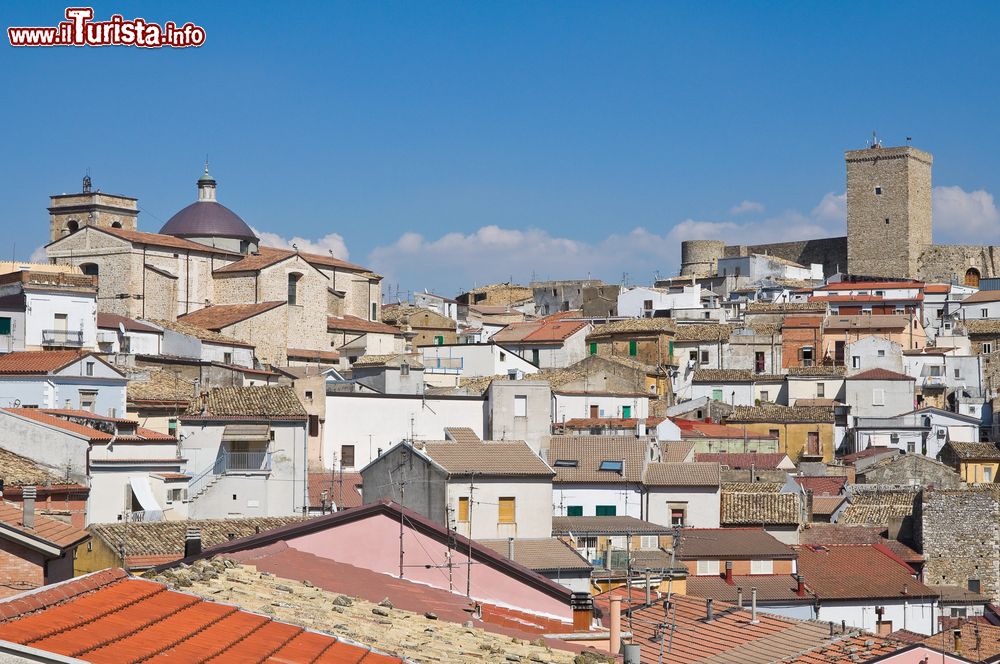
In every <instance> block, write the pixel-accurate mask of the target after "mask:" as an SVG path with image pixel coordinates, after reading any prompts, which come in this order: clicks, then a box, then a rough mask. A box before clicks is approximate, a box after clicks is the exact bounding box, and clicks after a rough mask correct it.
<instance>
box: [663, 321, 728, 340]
mask: <svg viewBox="0 0 1000 664" xmlns="http://www.w3.org/2000/svg"><path fill="white" fill-rule="evenodd" d="M668 320H669V319H668ZM732 333H733V326H732V325H726V324H710V323H683V324H679V325H678V326H677V334H676V336H675V338H674V341H676V342H678V343H684V342H692V341H715V342H720V341H729V339H730V337H731V335H732Z"/></svg>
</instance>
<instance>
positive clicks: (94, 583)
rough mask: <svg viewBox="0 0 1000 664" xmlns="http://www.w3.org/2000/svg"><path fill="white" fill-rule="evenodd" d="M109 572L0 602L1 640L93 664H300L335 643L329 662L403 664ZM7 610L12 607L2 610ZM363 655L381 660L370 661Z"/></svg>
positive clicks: (279, 623)
mask: <svg viewBox="0 0 1000 664" xmlns="http://www.w3.org/2000/svg"><path fill="white" fill-rule="evenodd" d="M108 572H110V574H108V573H105V572H98V573H97V574H93V575H89V576H85V577H80V578H77V579H74V580H72V581H68V582H65V583H62V584H58V585H56V586H50V587H48V588H47V589H46V590H45V591H44V592H43V593H38V594H28V595H26V596H25V595H21V596H16V597H14V598H11V599H9V600H7V601H6V602H3V603H0V615H6V616H7V619H6V620H5V621H4V622H2V623H0V638H2V639H4V640H7V641H13V642H15V643H20V644H24V645H29V646H31V647H33V648H37V649H40V650H45V651H48V652H52V653H57V654H60V655H64V656H70V657H82V658H84V659H86V660H89V661H99V662H106V661H126V660H128V661H134V660H137V659H146V658H151V657H154V656H156V657H159V658H161V659H164V660H166V661H195V660H196V659H199V660H207V659H212V658H214V659H213V661H218V662H243V661H255V660H260V659H261V656H262V654H269V655H270V657H275V658H278V659H281V660H282V661H301V660H299V659H298V658H299V657H301V656H303V655H305V654H306V653H310V654H312V653H317V654H322V652H323V651H324V649H330V648H333V647H334V646H336V647H337V648H338V651H337V652H339V653H340V654H341V658H340V659H335V660H333V661H390V662H402V660H400V659H399V658H394V657H393V658H389V657H387V656H382V655H378V654H376V653H371V652H370V651H369V649H367V648H365V647H364V646H359V645H354V644H348V643H346V642H343V641H340V640H339V639H338V638H337V637H335V636H332V635H329V634H323V633H320V632H306V631H305V630H304V629H303V628H302V627H298V626H295V625H289V624H287V623H281V622H276V621H274V620H271V619H270V618H268V617H266V616H263V615H257V614H250V613H246V612H243V611H241V610H240V609H238V608H237V607H234V606H231V605H228V604H218V603H215V602H210V601H206V600H202V599H200V598H198V597H196V596H194V595H188V594H184V593H179V592H176V591H173V590H169V589H168V588H167V587H166V586H164V585H163V584H160V583H155V582H153V581H147V580H145V579H130V578H123V577H122V576H120V575H119V574H117V572H120V570H108ZM22 598H23V599H22ZM19 606H20V607H23V608H18V607H19ZM8 607H9V608H10V609H11V610H10V611H4V609H6V608H8ZM28 611H33V613H28ZM369 654H373V655H376V656H378V657H379V659H370V658H369V657H367V656H366V655H369ZM286 657H288V658H290V659H286ZM382 657H385V659H381V658H382ZM348 658H350V659H348Z"/></svg>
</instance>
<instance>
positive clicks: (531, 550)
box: [477, 537, 593, 573]
mask: <svg viewBox="0 0 1000 664" xmlns="http://www.w3.org/2000/svg"><path fill="white" fill-rule="evenodd" d="M477 541H478V542H479V544H482V545H483V546H485V547H487V548H490V549H492V550H493V551H495V552H497V553H499V554H500V555H502V556H507V555H508V552H509V551H510V546H511V545H510V543H509V542H508V541H507V540H505V539H484V540H477ZM513 549H514V558H513V560H514V562H516V563H518V564H519V565H524V566H525V567H527V568H528V569H530V570H534V571H535V572H539V573H552V572H556V571H559V570H562V571H570V570H577V571H582V570H591V569H593V565H591V564H590V563H589V562H587V561H586V560H585V559H584V557H583V556H581V555H580V554H579V553H577V552H576V550H575V549H573V548H572V547H570V546H569V545H568V544H566V543H565V542H563V541H562V540H561V539H558V538H556V537H541V538H537V539H515V540H514V543H513Z"/></svg>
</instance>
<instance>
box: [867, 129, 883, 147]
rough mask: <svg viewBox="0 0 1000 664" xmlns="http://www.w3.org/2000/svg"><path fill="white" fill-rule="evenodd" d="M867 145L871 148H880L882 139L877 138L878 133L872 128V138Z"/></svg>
mask: <svg viewBox="0 0 1000 664" xmlns="http://www.w3.org/2000/svg"><path fill="white" fill-rule="evenodd" d="M868 147H871V148H880V147H882V141H880V140H879V138H878V134H877V133H876V132H875V130H874V129H873V130H872V140H871V143H869V144H868Z"/></svg>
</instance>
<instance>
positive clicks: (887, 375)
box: [847, 369, 914, 382]
mask: <svg viewBox="0 0 1000 664" xmlns="http://www.w3.org/2000/svg"><path fill="white" fill-rule="evenodd" d="M847 380H898V381H911V382H912V381H913V380H914V378H913V377H912V376H907V375H906V374H901V373H897V372H895V371H889V370H888V369H869V370H868V371H862V372H861V373H856V374H854V375H853V376H848V377H847Z"/></svg>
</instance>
